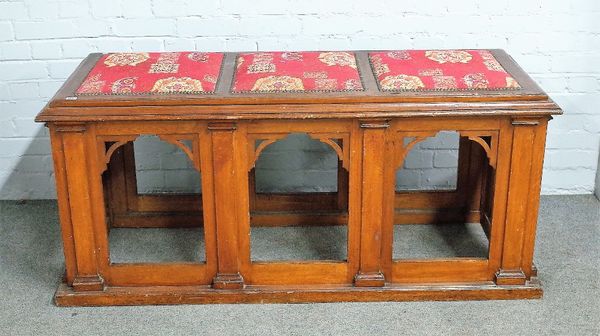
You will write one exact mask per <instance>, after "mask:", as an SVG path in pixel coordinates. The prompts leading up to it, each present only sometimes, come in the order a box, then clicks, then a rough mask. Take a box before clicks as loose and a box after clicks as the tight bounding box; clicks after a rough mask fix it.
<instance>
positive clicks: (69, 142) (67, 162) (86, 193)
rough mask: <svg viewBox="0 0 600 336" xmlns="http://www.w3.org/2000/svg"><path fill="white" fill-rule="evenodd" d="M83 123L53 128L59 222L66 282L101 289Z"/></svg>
mask: <svg viewBox="0 0 600 336" xmlns="http://www.w3.org/2000/svg"><path fill="white" fill-rule="evenodd" d="M86 143H87V142H86V127H85V124H63V125H57V126H56V127H54V130H53V132H52V147H53V156H54V161H55V168H56V182H57V190H58V203H59V207H60V213H61V216H60V222H61V228H62V231H63V238H64V237H66V238H67V239H65V260H66V267H67V282H68V283H69V284H70V285H71V286H73V289H74V290H75V291H98V290H103V288H104V281H103V279H102V278H101V277H100V275H99V273H98V264H97V259H96V244H95V238H94V227H93V217H92V206H91V195H90V185H89V179H88V171H87V169H88V165H87V162H88V160H89V159H90V157H89V156H90V155H93V154H91V153H89V151H88V149H87V148H86Z"/></svg>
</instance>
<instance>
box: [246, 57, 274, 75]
mask: <svg viewBox="0 0 600 336" xmlns="http://www.w3.org/2000/svg"><path fill="white" fill-rule="evenodd" d="M272 61H273V55H271V54H269V53H257V54H255V55H254V57H253V58H252V64H250V65H248V72H247V73H249V74H255V73H269V72H275V70H276V67H275V64H274V63H273V62H272Z"/></svg>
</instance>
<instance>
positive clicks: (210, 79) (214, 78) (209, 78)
mask: <svg viewBox="0 0 600 336" xmlns="http://www.w3.org/2000/svg"><path fill="white" fill-rule="evenodd" d="M203 79H204V81H205V82H209V83H216V82H217V76H213V75H208V74H207V75H204V78H203Z"/></svg>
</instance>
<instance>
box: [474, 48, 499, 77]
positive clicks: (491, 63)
mask: <svg viewBox="0 0 600 336" xmlns="http://www.w3.org/2000/svg"><path fill="white" fill-rule="evenodd" d="M479 55H481V58H482V59H483V64H485V67H486V68H487V69H488V70H492V71H500V72H505V71H504V68H502V65H500V63H498V61H497V60H496V58H495V57H494V55H492V53H491V52H489V51H488V50H480V51H479Z"/></svg>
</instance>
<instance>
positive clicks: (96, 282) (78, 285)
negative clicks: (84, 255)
mask: <svg viewBox="0 0 600 336" xmlns="http://www.w3.org/2000/svg"><path fill="white" fill-rule="evenodd" d="M73 290H74V291H76V292H89V291H101V290H104V279H102V278H101V277H100V276H98V275H95V276H79V277H75V279H73Z"/></svg>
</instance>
